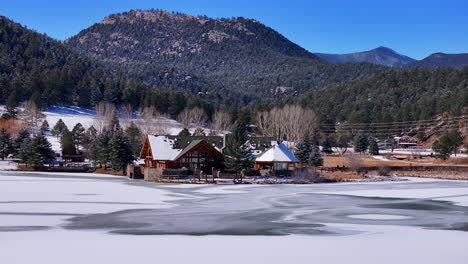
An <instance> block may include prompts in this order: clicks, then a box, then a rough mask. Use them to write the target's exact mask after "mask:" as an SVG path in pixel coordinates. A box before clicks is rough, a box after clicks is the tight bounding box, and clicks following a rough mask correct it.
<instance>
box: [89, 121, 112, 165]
mask: <svg viewBox="0 0 468 264" xmlns="http://www.w3.org/2000/svg"><path fill="white" fill-rule="evenodd" d="M111 138H112V132H111V131H109V130H107V129H104V130H103V131H102V132H101V133H100V134H98V135H97V136H96V139H95V140H94V144H93V146H92V148H91V159H92V160H94V161H95V162H97V163H99V164H101V165H104V168H107V163H108V162H109V160H110V153H111V151H110V146H109V141H110V140H111Z"/></svg>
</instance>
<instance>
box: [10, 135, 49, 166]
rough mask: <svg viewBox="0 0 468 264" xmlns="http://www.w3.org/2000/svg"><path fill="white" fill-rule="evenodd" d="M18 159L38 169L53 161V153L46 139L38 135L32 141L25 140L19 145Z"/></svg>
mask: <svg viewBox="0 0 468 264" xmlns="http://www.w3.org/2000/svg"><path fill="white" fill-rule="evenodd" d="M19 157H20V159H21V160H22V162H24V163H26V164H27V165H29V166H33V167H39V166H42V165H44V164H46V163H49V162H51V161H53V160H55V153H54V151H53V150H52V145H51V144H50V143H49V141H47V138H46V137H45V136H44V135H42V134H38V135H36V136H34V137H33V138H32V139H30V138H26V139H25V140H24V141H23V143H22V144H21V147H20V151H19Z"/></svg>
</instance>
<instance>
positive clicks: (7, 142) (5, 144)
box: [0, 128, 13, 160]
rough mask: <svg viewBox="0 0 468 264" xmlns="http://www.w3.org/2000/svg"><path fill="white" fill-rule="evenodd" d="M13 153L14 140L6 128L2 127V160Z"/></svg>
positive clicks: (0, 147)
mask: <svg viewBox="0 0 468 264" xmlns="http://www.w3.org/2000/svg"><path fill="white" fill-rule="evenodd" d="M12 153H13V142H12V140H11V137H10V134H9V133H8V132H7V130H6V129H5V128H2V129H0V156H1V158H2V160H4V159H5V157H8V155H10V154H12Z"/></svg>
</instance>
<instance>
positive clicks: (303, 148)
mask: <svg viewBox="0 0 468 264" xmlns="http://www.w3.org/2000/svg"><path fill="white" fill-rule="evenodd" d="M311 152H312V141H311V137H310V135H309V133H306V134H305V136H304V140H303V142H302V143H301V144H299V145H298V146H297V148H296V151H295V153H294V155H295V156H296V157H297V158H298V159H299V161H301V162H302V163H304V164H307V162H308V160H309V157H310V153H311Z"/></svg>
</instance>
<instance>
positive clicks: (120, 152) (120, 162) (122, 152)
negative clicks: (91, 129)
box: [109, 130, 135, 173]
mask: <svg viewBox="0 0 468 264" xmlns="http://www.w3.org/2000/svg"><path fill="white" fill-rule="evenodd" d="M109 151H110V153H109V154H110V155H109V161H110V163H111V164H112V168H113V169H114V170H122V171H123V172H124V173H125V171H126V168H127V164H129V163H131V162H132V161H134V160H135V157H134V156H133V149H132V145H131V144H130V141H129V139H128V138H127V137H126V136H125V135H124V134H123V132H122V131H120V130H119V131H116V132H114V134H113V135H112V137H111V138H110V140H109Z"/></svg>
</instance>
